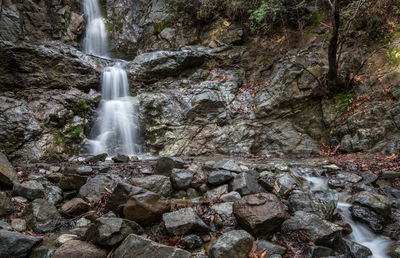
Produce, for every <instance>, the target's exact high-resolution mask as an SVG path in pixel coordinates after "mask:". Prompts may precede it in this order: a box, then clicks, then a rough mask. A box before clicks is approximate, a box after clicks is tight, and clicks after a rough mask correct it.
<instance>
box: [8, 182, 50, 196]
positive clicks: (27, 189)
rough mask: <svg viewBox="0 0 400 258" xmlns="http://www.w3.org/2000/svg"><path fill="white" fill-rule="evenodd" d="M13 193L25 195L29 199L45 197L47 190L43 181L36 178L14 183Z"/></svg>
mask: <svg viewBox="0 0 400 258" xmlns="http://www.w3.org/2000/svg"><path fill="white" fill-rule="evenodd" d="M13 193H14V195H17V196H22V197H25V198H26V199H28V200H31V201H33V200H35V199H43V198H44V196H45V190H44V187H43V185H42V184H41V183H39V182H38V181H36V180H30V181H25V182H23V183H22V184H18V183H16V184H14V187H13Z"/></svg>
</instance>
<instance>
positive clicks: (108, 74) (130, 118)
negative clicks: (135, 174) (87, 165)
mask: <svg viewBox="0 0 400 258" xmlns="http://www.w3.org/2000/svg"><path fill="white" fill-rule="evenodd" d="M83 6H84V11H85V14H86V15H87V27H86V35H85V39H84V42H83V48H84V51H85V53H87V54H92V55H96V56H101V57H106V58H108V57H109V54H108V40H107V38H108V35H107V30H106V26H105V23H104V20H103V17H102V15H101V12H100V6H99V3H98V0H84V1H83ZM101 89H102V98H101V102H100V107H99V110H98V116H97V117H96V120H95V123H94V126H93V128H92V132H91V135H92V137H93V138H92V139H90V140H89V145H90V146H89V153H90V154H92V155H96V154H101V153H107V154H108V155H109V156H114V155H116V154H118V153H121V154H125V155H128V156H133V155H135V154H137V153H139V152H140V146H139V145H138V144H136V142H137V135H138V133H137V132H138V128H137V125H138V123H137V112H136V106H135V105H134V103H133V99H132V98H131V97H130V96H129V83H128V77H127V74H126V71H125V69H124V62H123V61H121V60H119V61H117V62H116V63H115V65H114V66H110V67H106V68H104V71H103V75H102V81H101Z"/></svg>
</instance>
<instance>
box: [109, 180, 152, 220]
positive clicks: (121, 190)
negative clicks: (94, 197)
mask: <svg viewBox="0 0 400 258" xmlns="http://www.w3.org/2000/svg"><path fill="white" fill-rule="evenodd" d="M144 192H145V190H143V189H142V188H139V187H135V186H132V185H129V184H126V183H118V185H117V186H116V187H115V188H114V191H113V193H112V194H111V196H110V197H109V198H108V200H107V203H106V206H105V207H104V209H105V212H109V211H112V212H114V213H115V214H116V215H119V216H122V214H123V209H124V206H125V203H126V202H127V201H128V199H129V197H130V195H135V194H139V193H144Z"/></svg>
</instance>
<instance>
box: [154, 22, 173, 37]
mask: <svg viewBox="0 0 400 258" xmlns="http://www.w3.org/2000/svg"><path fill="white" fill-rule="evenodd" d="M171 25H172V24H171V22H170V21H163V22H160V23H157V24H156V25H154V34H155V35H158V34H160V32H161V31H163V30H164V29H165V28H168V27H171Z"/></svg>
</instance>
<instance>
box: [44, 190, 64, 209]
mask: <svg viewBox="0 0 400 258" xmlns="http://www.w3.org/2000/svg"><path fill="white" fill-rule="evenodd" d="M45 200H46V201H48V202H50V203H52V204H54V205H57V204H60V203H61V202H62V201H63V191H62V190H61V188H60V187H58V186H54V185H49V186H47V187H46V192H45Z"/></svg>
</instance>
